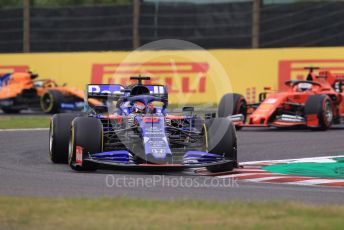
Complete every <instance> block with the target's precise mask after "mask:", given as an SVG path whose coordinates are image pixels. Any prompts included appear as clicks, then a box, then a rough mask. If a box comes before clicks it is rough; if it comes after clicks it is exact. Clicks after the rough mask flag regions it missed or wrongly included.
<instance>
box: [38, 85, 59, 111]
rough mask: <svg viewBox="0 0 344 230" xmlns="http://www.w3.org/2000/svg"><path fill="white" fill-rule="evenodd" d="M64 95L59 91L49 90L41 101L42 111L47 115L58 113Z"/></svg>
mask: <svg viewBox="0 0 344 230" xmlns="http://www.w3.org/2000/svg"><path fill="white" fill-rule="evenodd" d="M63 97H64V96H63V94H62V93H61V92H60V91H57V90H47V91H46V92H45V93H44V94H43V95H42V97H41V99H40V104H41V109H42V110H43V112H45V113H52V114H53V113H58V112H60V106H61V103H62V100H63Z"/></svg>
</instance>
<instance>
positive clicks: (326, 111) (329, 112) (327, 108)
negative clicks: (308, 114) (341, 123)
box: [324, 101, 333, 124]
mask: <svg viewBox="0 0 344 230" xmlns="http://www.w3.org/2000/svg"><path fill="white" fill-rule="evenodd" d="M324 115H325V121H326V122H327V124H331V122H332V119H333V111H332V106H331V102H330V101H327V102H326V103H325V109H324Z"/></svg>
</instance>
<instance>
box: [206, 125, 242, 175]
mask: <svg viewBox="0 0 344 230" xmlns="http://www.w3.org/2000/svg"><path fill="white" fill-rule="evenodd" d="M204 135H205V140H206V143H205V145H206V150H207V151H208V152H209V153H213V154H219V155H221V156H224V158H225V160H231V161H232V162H230V163H228V164H226V165H214V166H210V167H207V169H208V170H209V171H210V172H223V171H231V170H233V167H236V166H237V137H236V131H235V128H234V125H233V123H232V122H231V121H230V120H229V119H228V118H214V119H212V120H209V121H207V122H206V123H205V125H204Z"/></svg>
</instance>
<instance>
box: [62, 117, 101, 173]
mask: <svg viewBox="0 0 344 230" xmlns="http://www.w3.org/2000/svg"><path fill="white" fill-rule="evenodd" d="M71 132H72V133H71V137H70V141H69V155H68V164H69V166H70V167H71V168H72V169H74V170H76V171H94V170H96V169H97V165H96V164H94V163H91V162H86V161H83V158H84V157H85V156H87V155H88V154H92V153H99V152H102V149H103V125H102V123H101V122H100V120H99V119H96V118H93V117H78V118H76V119H74V120H73V122H72V128H71ZM77 149H79V150H78V151H81V152H82V153H81V155H82V156H81V159H78V158H77V153H76V152H77ZM78 161H80V162H78Z"/></svg>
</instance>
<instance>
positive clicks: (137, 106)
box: [133, 101, 146, 113]
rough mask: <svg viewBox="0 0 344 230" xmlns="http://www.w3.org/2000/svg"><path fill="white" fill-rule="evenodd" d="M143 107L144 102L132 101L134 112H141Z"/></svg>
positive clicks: (143, 109)
mask: <svg viewBox="0 0 344 230" xmlns="http://www.w3.org/2000/svg"><path fill="white" fill-rule="evenodd" d="M145 108H146V106H145V104H144V103H142V102H140V101H136V102H134V105H133V109H134V112H135V113H143V112H144V111H145Z"/></svg>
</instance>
